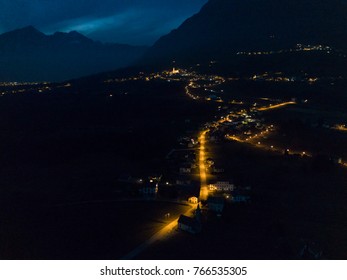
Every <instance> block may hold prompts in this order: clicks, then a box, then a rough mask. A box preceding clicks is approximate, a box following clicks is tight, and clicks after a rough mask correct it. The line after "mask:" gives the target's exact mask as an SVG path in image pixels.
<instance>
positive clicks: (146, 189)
mask: <svg viewBox="0 0 347 280" xmlns="http://www.w3.org/2000/svg"><path fill="white" fill-rule="evenodd" d="M139 192H140V194H143V195H149V196H154V195H156V194H157V193H158V183H156V182H154V181H153V180H151V181H148V182H145V183H144V184H143V185H142V186H141V188H140V189H139Z"/></svg>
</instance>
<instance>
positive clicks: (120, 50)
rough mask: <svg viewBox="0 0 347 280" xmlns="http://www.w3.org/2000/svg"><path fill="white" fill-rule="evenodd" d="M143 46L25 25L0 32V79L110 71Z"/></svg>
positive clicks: (132, 57) (62, 77) (54, 78)
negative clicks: (44, 31) (104, 41)
mask: <svg viewBox="0 0 347 280" xmlns="http://www.w3.org/2000/svg"><path fill="white" fill-rule="evenodd" d="M146 49H147V47H143V46H130V45H125V44H112V43H101V42H98V41H93V40H92V39H90V38H88V37H86V36H84V35H82V34H80V33H78V32H76V31H71V32H68V33H65V32H55V33H54V34H52V35H46V34H44V33H42V32H40V31H39V30H38V29H36V28H35V27H33V26H27V27H24V28H20V29H16V30H13V31H10V32H6V33H3V34H1V35H0V62H1V64H2V66H3V67H2V69H0V81H63V80H68V79H73V78H78V77H82V76H87V75H91V74H95V73H98V72H104V71H111V70H115V69H119V68H122V67H126V66H129V65H131V64H132V63H133V62H134V61H136V60H137V59H138V58H139V57H141V56H142V54H143V53H144V52H145V50H146Z"/></svg>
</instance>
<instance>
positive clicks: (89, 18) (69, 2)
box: [0, 0, 207, 45]
mask: <svg viewBox="0 0 347 280" xmlns="http://www.w3.org/2000/svg"><path fill="white" fill-rule="evenodd" d="M206 2H207V0H0V33H3V32H6V31H10V30H13V29H16V28H21V27H24V26H27V25H33V26H35V27H36V28H38V29H39V30H40V31H42V32H44V33H46V34H50V33H54V32H55V31H64V32H67V31H72V30H76V31H79V32H81V33H82V34H84V35H86V36H88V37H90V38H92V39H95V40H99V41H102V42H117V43H128V44H137V45H150V44H152V43H154V42H155V40H157V39H158V38H159V37H160V36H162V35H164V34H166V33H168V32H169V31H170V30H172V29H174V28H176V27H178V26H179V25H180V24H181V23H182V22H183V21H184V20H185V19H186V18H188V17H190V16H191V15H193V14H195V13H196V12H198V11H199V10H200V8H201V7H202V6H203V4H205V3H206Z"/></svg>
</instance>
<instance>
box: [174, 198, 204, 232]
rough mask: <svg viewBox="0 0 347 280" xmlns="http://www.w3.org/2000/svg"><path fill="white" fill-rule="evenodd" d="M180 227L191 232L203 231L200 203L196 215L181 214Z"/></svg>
mask: <svg viewBox="0 0 347 280" xmlns="http://www.w3.org/2000/svg"><path fill="white" fill-rule="evenodd" d="M178 229H179V230H182V231H186V232H189V233H191V234H197V233H199V232H201V229H202V226H201V209H200V205H198V207H197V209H196V211H195V216H194V217H188V216H185V215H181V216H180V218H179V219H178Z"/></svg>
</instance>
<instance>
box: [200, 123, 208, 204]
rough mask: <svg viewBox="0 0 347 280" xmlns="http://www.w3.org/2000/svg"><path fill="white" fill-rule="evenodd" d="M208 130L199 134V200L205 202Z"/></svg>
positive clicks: (206, 195) (206, 191)
mask: <svg viewBox="0 0 347 280" xmlns="http://www.w3.org/2000/svg"><path fill="white" fill-rule="evenodd" d="M207 132H208V130H205V131H203V132H201V134H200V137H199V142H200V153H199V170H200V195H199V198H200V200H207V198H208V187H207V173H206V164H205V160H206V134H207Z"/></svg>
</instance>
